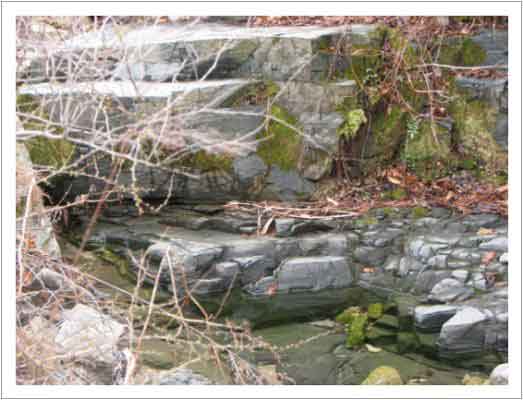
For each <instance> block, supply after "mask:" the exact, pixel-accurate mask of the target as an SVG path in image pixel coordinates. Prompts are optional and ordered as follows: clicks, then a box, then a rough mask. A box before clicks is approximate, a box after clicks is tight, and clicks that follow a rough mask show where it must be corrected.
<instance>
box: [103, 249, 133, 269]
mask: <svg viewBox="0 0 523 400" xmlns="http://www.w3.org/2000/svg"><path fill="white" fill-rule="evenodd" d="M96 255H97V256H98V257H100V258H101V259H102V260H104V261H107V262H108V263H110V264H112V265H114V266H116V268H117V269H118V273H119V274H120V275H121V276H128V274H129V261H128V260H127V259H125V258H124V257H122V256H120V255H118V254H116V253H115V252H113V251H112V250H109V249H108V248H107V247H104V248H99V249H97V250H96Z"/></svg>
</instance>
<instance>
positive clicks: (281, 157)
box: [257, 105, 302, 171]
mask: <svg viewBox="0 0 523 400" xmlns="http://www.w3.org/2000/svg"><path fill="white" fill-rule="evenodd" d="M271 117H274V118H276V119H278V120H281V121H283V122H285V123H286V124H287V125H288V126H287V125H285V124H282V123H280V122H277V121H276V120H273V119H271V120H270V121H269V123H268V127H267V129H265V130H264V131H263V132H261V133H260V134H259V135H258V139H260V140H261V142H260V143H259V145H258V150H257V153H258V155H259V156H260V158H261V159H262V160H263V161H265V163H266V164H267V165H269V166H272V165H276V166H278V167H280V168H281V169H282V170H284V171H288V170H291V169H295V168H297V164H298V161H299V157H300V152H301V143H302V141H301V137H300V135H299V134H298V133H297V132H296V131H294V130H293V129H292V128H290V127H289V126H291V127H295V128H296V129H299V127H298V121H297V120H296V118H295V117H293V116H292V115H290V114H289V113H288V112H287V111H286V110H285V109H283V108H281V107H279V106H276V105H273V106H272V108H271Z"/></svg>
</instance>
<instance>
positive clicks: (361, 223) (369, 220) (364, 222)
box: [354, 215, 378, 227]
mask: <svg viewBox="0 0 523 400" xmlns="http://www.w3.org/2000/svg"><path fill="white" fill-rule="evenodd" d="M354 223H355V225H356V227H365V226H369V225H376V224H377V223H378V219H377V218H376V217H373V216H371V215H366V216H363V217H361V218H358V219H357V220H356V221H355V222H354Z"/></svg>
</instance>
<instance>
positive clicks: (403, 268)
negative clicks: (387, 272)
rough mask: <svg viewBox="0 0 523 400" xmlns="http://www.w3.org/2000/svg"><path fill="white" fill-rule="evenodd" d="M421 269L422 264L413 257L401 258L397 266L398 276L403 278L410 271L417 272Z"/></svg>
mask: <svg viewBox="0 0 523 400" xmlns="http://www.w3.org/2000/svg"><path fill="white" fill-rule="evenodd" d="M422 268H423V263H422V262H421V261H419V260H417V259H416V258H413V257H409V256H406V257H402V258H401V260H400V264H399V269H398V274H399V276H402V277H405V276H407V275H408V273H409V272H411V271H419V270H421V269H422Z"/></svg>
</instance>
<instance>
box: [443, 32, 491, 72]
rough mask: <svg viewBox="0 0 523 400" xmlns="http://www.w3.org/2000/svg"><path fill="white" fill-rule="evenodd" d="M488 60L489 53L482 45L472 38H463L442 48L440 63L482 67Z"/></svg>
mask: <svg viewBox="0 0 523 400" xmlns="http://www.w3.org/2000/svg"><path fill="white" fill-rule="evenodd" d="M486 59H487V53H486V52H485V50H483V48H482V47H481V46H480V45H478V44H476V43H474V41H473V40H472V39H470V38H463V39H457V40H454V41H452V42H451V43H447V44H444V45H443V46H442V47H441V50H440V58H439V63H441V64H450V65H462V66H473V65H481V64H482V63H483V62H484V61H485V60H486Z"/></svg>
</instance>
